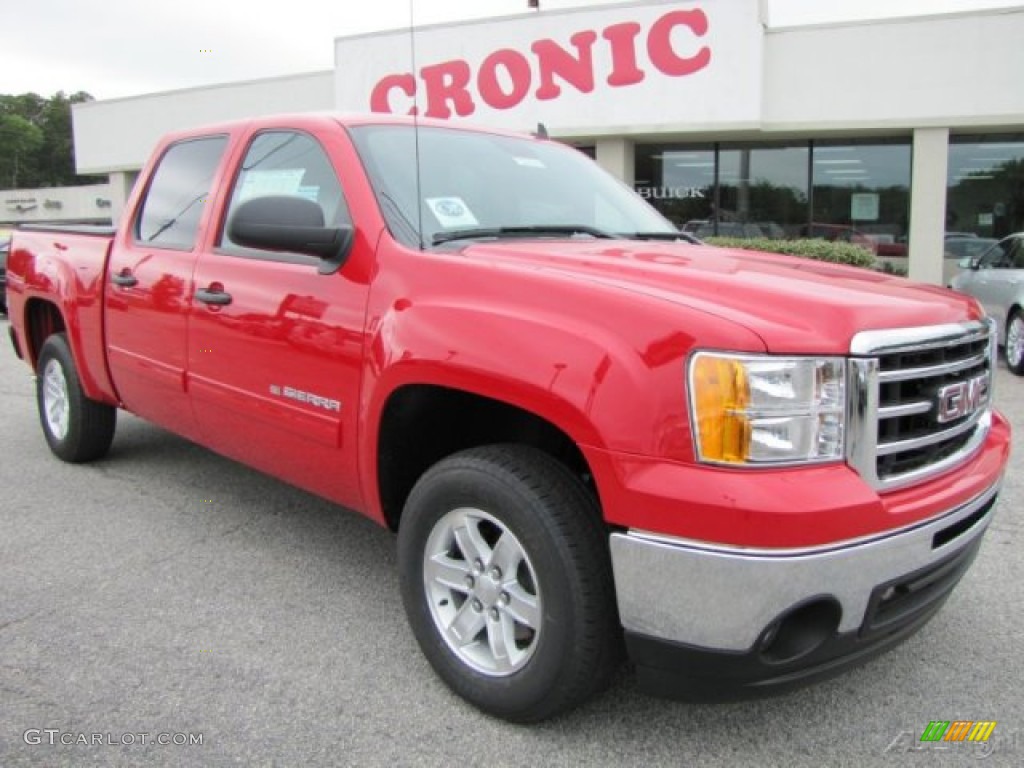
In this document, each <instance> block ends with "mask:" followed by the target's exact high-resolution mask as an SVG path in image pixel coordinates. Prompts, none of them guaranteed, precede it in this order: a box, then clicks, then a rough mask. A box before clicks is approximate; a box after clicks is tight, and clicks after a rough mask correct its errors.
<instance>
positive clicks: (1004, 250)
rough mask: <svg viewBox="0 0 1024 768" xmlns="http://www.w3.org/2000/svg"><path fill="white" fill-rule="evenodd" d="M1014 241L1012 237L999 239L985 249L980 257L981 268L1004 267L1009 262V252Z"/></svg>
mask: <svg viewBox="0 0 1024 768" xmlns="http://www.w3.org/2000/svg"><path fill="white" fill-rule="evenodd" d="M1015 242H1016V241H1015V240H1014V239H1013V238H1012V237H1008V238H1006V239H1005V240H1000V241H999V242H998V243H996V244H995V245H993V246H992V247H991V248H989V249H988V250H987V251H985V255H984V256H982V257H981V260H980V261H981V264H980V266H981V268H982V269H993V268H996V269H998V268H999V267H1005V266H1006V265H1007V264H1009V263H1010V252H1011V251H1012V249H1013V244H1014V243H1015Z"/></svg>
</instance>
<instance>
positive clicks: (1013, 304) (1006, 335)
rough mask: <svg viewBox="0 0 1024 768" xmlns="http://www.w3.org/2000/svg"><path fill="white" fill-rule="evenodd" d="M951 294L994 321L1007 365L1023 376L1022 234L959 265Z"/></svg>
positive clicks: (1023, 255)
mask: <svg viewBox="0 0 1024 768" xmlns="http://www.w3.org/2000/svg"><path fill="white" fill-rule="evenodd" d="M960 267H961V268H962V269H964V270H965V271H964V272H961V273H960V274H959V275H957V276H956V277H954V278H953V282H952V287H953V290H956V291H961V292H963V293H966V294H970V295H971V296H973V297H974V298H976V299H977V300H978V301H980V302H981V305H982V306H983V307H984V308H985V311H986V312H987V313H988V314H989V315H991V316H992V317H994V318H995V321H996V324H997V325H998V328H999V336H998V338H999V340H1000V342H1002V343H1003V346H1004V347H1005V349H1006V365H1007V367H1008V368H1009V369H1010V370H1011V371H1012V372H1013V373H1015V374H1017V375H1018V376H1024V232H1018V233H1017V234H1015V235H1010V236H1009V237H1005V238H1003V239H1002V240H1000V241H999V242H998V243H996V244H995V245H993V246H991V247H990V248H989V249H988V250H987V251H985V252H984V253H983V254H981V256H979V257H976V258H967V259H964V260H963V261H962V262H960Z"/></svg>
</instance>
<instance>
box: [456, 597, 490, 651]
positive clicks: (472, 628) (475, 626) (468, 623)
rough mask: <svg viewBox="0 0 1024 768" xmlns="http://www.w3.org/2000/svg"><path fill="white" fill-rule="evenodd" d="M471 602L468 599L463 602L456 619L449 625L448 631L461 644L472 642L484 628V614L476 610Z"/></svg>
mask: <svg viewBox="0 0 1024 768" xmlns="http://www.w3.org/2000/svg"><path fill="white" fill-rule="evenodd" d="M471 602H472V601H470V600H467V601H466V602H464V603H463V604H462V607H461V608H460V609H459V612H458V613H456V614H455V620H454V621H453V622H452V623H451V624H450V625H449V626H448V632H449V633H451V635H452V637H453V638H455V642H456V643H457V644H458V645H460V646H462V645H468V644H469V643H472V642H473V641H474V640H475V639H476V636H477V635H479V634H480V630H481V629H483V628H484V614H482V613H480V612H479V611H476V610H474V609H473V606H472V605H471Z"/></svg>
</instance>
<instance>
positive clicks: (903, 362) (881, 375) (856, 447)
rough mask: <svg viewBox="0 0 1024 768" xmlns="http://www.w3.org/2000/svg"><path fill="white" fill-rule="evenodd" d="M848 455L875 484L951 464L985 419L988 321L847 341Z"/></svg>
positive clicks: (980, 434)
mask: <svg viewBox="0 0 1024 768" xmlns="http://www.w3.org/2000/svg"><path fill="white" fill-rule="evenodd" d="M850 354H851V359H850V365H849V367H848V369H847V370H848V373H847V375H848V377H849V378H848V381H847V387H848V391H849V393H850V394H849V406H848V408H849V411H848V414H847V424H848V430H847V443H846V449H847V454H846V455H847V456H848V460H849V462H850V465H851V466H852V467H853V468H854V469H856V470H857V472H859V473H860V475H861V476H862V477H863V478H864V479H865V480H866V481H867V482H868V483H869V484H870V485H872V486H873V487H874V488H876V489H878V490H890V489H893V488H900V487H903V486H907V485H911V484H913V483H916V482H919V481H921V480H924V479H925V478H928V477H931V476H932V475H936V474H939V473H940V472H944V471H945V470H947V469H949V468H950V467H953V466H956V465H957V464H959V463H960V462H962V461H963V460H964V459H966V458H967V457H968V456H970V455H971V454H973V453H974V452H975V451H976V450H977V449H978V447H979V446H980V445H981V444H982V442H983V441H984V439H985V436H986V435H987V434H988V430H989V428H990V426H991V424H992V382H993V372H994V371H995V361H996V332H995V323H994V322H993V321H992V320H991V319H989V318H986V319H985V320H984V321H972V322H966V323H959V324H950V325H937V326H927V327H923V328H899V329H892V330H883V331H863V332H861V333H858V334H857V335H856V336H854V337H853V341H852V342H851V344H850Z"/></svg>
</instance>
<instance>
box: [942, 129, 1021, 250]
mask: <svg viewBox="0 0 1024 768" xmlns="http://www.w3.org/2000/svg"><path fill="white" fill-rule="evenodd" d="M946 189H947V194H946V233H947V237H957V236H961V235H968V236H977V237H985V238H1001V237H1005V236H1006V235H1008V234H1010V233H1012V232H1019V231H1021V230H1024V134H1012V135H992V136H951V137H950V143H949V169H948V177H947V188H946Z"/></svg>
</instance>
